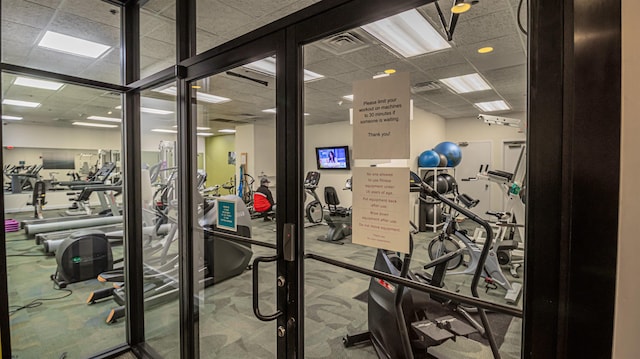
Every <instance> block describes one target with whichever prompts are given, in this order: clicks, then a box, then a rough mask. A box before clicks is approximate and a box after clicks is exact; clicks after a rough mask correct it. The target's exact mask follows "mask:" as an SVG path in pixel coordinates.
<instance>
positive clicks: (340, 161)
mask: <svg viewBox="0 0 640 359" xmlns="http://www.w3.org/2000/svg"><path fill="white" fill-rule="evenodd" d="M316 161H317V164H318V169H319V170H348V169H351V163H350V161H349V146H332V147H316Z"/></svg>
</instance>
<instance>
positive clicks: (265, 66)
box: [243, 57, 324, 82]
mask: <svg viewBox="0 0 640 359" xmlns="http://www.w3.org/2000/svg"><path fill="white" fill-rule="evenodd" d="M243 67H245V68H247V69H250V70H253V71H255V72H257V73H260V74H263V75H267V76H273V77H275V76H276V58H275V57H267V58H265V59H262V60H258V61H254V62H252V63H249V64H246V65H244V66H243ZM303 73H304V82H309V81H313V80H319V79H321V78H323V77H324V75H320V74H319V73H316V72H313V71H309V70H304V71H303Z"/></svg>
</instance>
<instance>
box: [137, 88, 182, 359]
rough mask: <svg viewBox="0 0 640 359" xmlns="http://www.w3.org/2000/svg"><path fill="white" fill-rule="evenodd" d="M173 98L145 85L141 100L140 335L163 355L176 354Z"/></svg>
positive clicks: (177, 306) (176, 173)
mask: <svg viewBox="0 0 640 359" xmlns="http://www.w3.org/2000/svg"><path fill="white" fill-rule="evenodd" d="M175 101H176V99H175V95H164V94H159V93H158V92H157V91H153V90H148V91H145V92H143V93H142V94H141V104H140V119H141V123H140V131H141V136H140V139H141V146H142V147H141V149H140V151H141V162H142V176H141V178H140V184H141V189H142V192H141V196H142V219H143V233H144V235H143V238H141V240H142V246H143V261H144V264H143V270H144V272H143V273H144V310H145V317H144V318H145V338H146V341H147V342H148V343H149V344H150V345H151V346H152V347H153V348H154V350H155V351H156V352H158V353H159V354H161V355H162V356H163V357H165V358H178V357H179V356H180V313H179V305H178V302H179V276H180V275H179V269H180V268H179V265H178V264H179V236H178V215H179V211H178V204H179V202H178V197H177V187H176V186H177V178H178V177H177V175H178V166H179V163H178V161H177V159H178V158H177V155H176V153H177V152H176V140H177V133H178V130H177V126H176V107H175V106H176V104H175Z"/></svg>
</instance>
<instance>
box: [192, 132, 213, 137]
mask: <svg viewBox="0 0 640 359" xmlns="http://www.w3.org/2000/svg"><path fill="white" fill-rule="evenodd" d="M196 135H198V136H203V137H209V136H213V133H211V132H198V133H196Z"/></svg>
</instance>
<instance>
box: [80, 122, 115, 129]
mask: <svg viewBox="0 0 640 359" xmlns="http://www.w3.org/2000/svg"><path fill="white" fill-rule="evenodd" d="M72 125H74V126H87V127H102V128H115V127H118V125H107V124H104V123H91V122H74V123H72Z"/></svg>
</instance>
